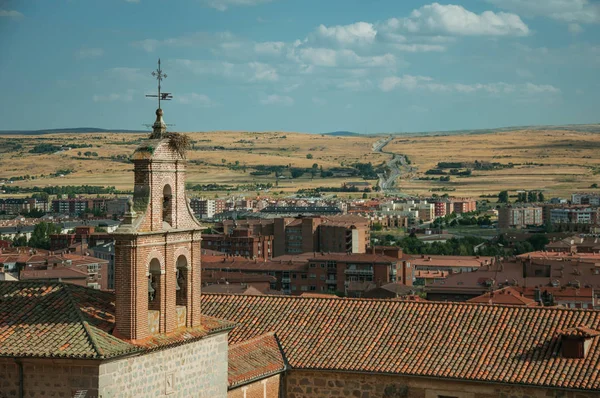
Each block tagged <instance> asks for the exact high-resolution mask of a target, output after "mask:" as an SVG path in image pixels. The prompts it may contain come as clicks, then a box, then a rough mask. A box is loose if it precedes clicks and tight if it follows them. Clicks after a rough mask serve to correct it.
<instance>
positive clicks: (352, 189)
mask: <svg viewBox="0 0 600 398" xmlns="http://www.w3.org/2000/svg"><path fill="white" fill-rule="evenodd" d="M321 192H366V193H368V192H372V189H371V188H364V189H360V188H358V187H355V186H345V185H344V186H341V187H317V188H308V189H299V190H298V191H297V193H299V194H307V193H321Z"/></svg>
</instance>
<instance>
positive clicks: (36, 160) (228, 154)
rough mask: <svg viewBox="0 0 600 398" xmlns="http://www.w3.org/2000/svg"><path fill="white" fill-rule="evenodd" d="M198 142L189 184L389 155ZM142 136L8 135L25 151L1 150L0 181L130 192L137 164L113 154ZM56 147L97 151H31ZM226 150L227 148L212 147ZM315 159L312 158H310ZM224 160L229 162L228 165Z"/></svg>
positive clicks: (273, 143) (350, 148) (315, 144)
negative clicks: (262, 169) (256, 169)
mask: <svg viewBox="0 0 600 398" xmlns="http://www.w3.org/2000/svg"><path fill="white" fill-rule="evenodd" d="M189 135H190V138H191V139H192V141H194V149H192V150H190V151H189V152H188V160H189V161H190V162H189V163H188V173H187V180H188V182H190V183H193V184H209V183H216V184H230V185H238V184H247V183H253V182H256V183H267V182H271V183H274V182H275V177H274V175H273V174H271V175H269V176H253V175H250V172H251V171H253V169H252V166H256V165H267V166H272V165H283V166H287V165H291V166H292V167H304V168H308V167H311V166H312V165H313V164H314V163H317V164H318V165H319V166H322V167H323V168H324V169H328V168H330V167H339V166H340V165H341V164H346V165H347V164H350V163H354V162H373V163H374V164H379V163H382V162H384V161H385V160H386V159H387V158H388V156H386V155H381V154H374V153H372V152H371V149H372V145H373V143H374V142H375V141H377V139H378V138H377V137H332V136H321V135H310V134H300V133H241V132H220V131H219V132H208V133H189ZM145 137H146V136H145V135H143V134H107V133H102V134H97V133H96V134H78V135H77V136H75V137H74V136H73V135H60V134H56V135H55V134H52V135H43V136H10V137H8V136H5V137H0V148H1V146H2V142H3V141H4V140H10V141H11V142H16V143H20V144H21V145H23V150H21V151H20V152H18V153H14V152H11V153H7V152H6V151H3V150H2V149H0V177H5V178H9V177H15V176H23V175H33V176H41V175H42V174H44V175H48V174H52V173H55V172H56V171H57V170H61V169H72V170H74V172H73V173H72V174H69V175H67V176H65V177H54V178H47V177H46V178H43V179H35V180H29V181H16V182H15V185H20V186H36V185H37V186H46V185H83V184H88V185H106V186H115V187H117V188H118V189H131V187H132V186H133V173H132V165H131V164H127V163H120V162H117V161H114V160H111V156H117V155H124V156H129V155H131V154H132V153H133V151H134V150H135V148H136V147H137V146H138V145H137V143H136V141H138V140H140V139H143V138H145ZM41 143H47V144H57V145H59V144H60V145H65V146H68V145H69V144H70V143H71V144H72V143H77V144H81V143H85V144H88V143H89V144H92V145H94V147H93V148H81V149H71V150H70V151H65V152H61V153H55V154H32V153H29V150H30V149H31V148H33V147H34V146H35V145H37V144H41ZM213 147H223V149H216V150H215V149H212V148H213ZM86 151H93V152H97V153H98V158H85V157H84V156H78V155H77V153H78V152H82V153H84V152H86ZM309 153H310V154H312V156H313V157H312V159H307V158H306V155H307V154H309ZM223 160H225V162H223ZM236 161H238V162H239V164H240V165H242V166H247V169H246V171H245V172H243V171H241V170H230V169H228V168H227V167H226V164H227V163H235V162H236ZM350 180H356V177H355V178H327V179H322V178H319V177H316V178H315V179H313V180H311V178H310V175H309V174H306V175H305V176H303V177H301V178H298V179H295V180H293V181H291V180H285V179H282V180H280V181H279V187H278V190H283V191H296V190H297V189H299V188H308V187H316V186H340V185H341V184H342V183H343V182H344V181H350Z"/></svg>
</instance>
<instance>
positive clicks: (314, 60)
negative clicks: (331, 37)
mask: <svg viewBox="0 0 600 398" xmlns="http://www.w3.org/2000/svg"><path fill="white" fill-rule="evenodd" d="M290 57H291V58H293V59H295V60H296V61H297V62H300V63H304V64H310V65H314V66H323V67H342V68H351V67H356V68H362V67H373V68H376V67H394V66H395V65H396V58H395V57H394V56H393V55H392V54H390V53H387V54H383V55H374V56H361V55H358V54H356V53H355V52H354V51H352V50H346V49H345V50H333V49H330V48H312V47H308V48H300V49H297V50H294V51H292V52H291V54H290Z"/></svg>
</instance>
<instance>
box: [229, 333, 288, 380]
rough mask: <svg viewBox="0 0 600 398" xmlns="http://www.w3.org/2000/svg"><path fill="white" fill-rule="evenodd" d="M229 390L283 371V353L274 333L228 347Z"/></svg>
mask: <svg viewBox="0 0 600 398" xmlns="http://www.w3.org/2000/svg"><path fill="white" fill-rule="evenodd" d="M228 359H229V371H228V373H229V375H228V382H229V383H228V384H229V388H230V389H231V388H235V387H238V386H240V385H243V384H247V383H251V382H252V381H255V380H258V379H263V378H266V377H269V376H272V375H275V374H277V373H281V372H283V371H285V369H286V364H285V359H284V357H283V352H282V351H281V349H280V347H279V342H278V341H277V336H275V333H266V334H264V335H262V336H259V337H256V338H253V339H249V340H246V341H244V342H241V343H238V344H235V345H232V346H230V347H229V355H228Z"/></svg>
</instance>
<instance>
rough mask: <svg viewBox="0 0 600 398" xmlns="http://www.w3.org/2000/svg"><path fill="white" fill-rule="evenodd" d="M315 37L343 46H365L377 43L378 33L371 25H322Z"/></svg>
mask: <svg viewBox="0 0 600 398" xmlns="http://www.w3.org/2000/svg"><path fill="white" fill-rule="evenodd" d="M315 35H316V36H318V37H320V38H323V39H325V40H329V41H332V42H334V43H337V44H340V45H342V46H347V45H365V44H371V43H373V42H374V41H375V36H376V35H377V31H376V30H375V27H374V26H373V24H371V23H367V22H356V23H353V24H351V25H337V26H332V27H327V26H325V25H320V26H319V27H318V28H317V31H316V32H315Z"/></svg>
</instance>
